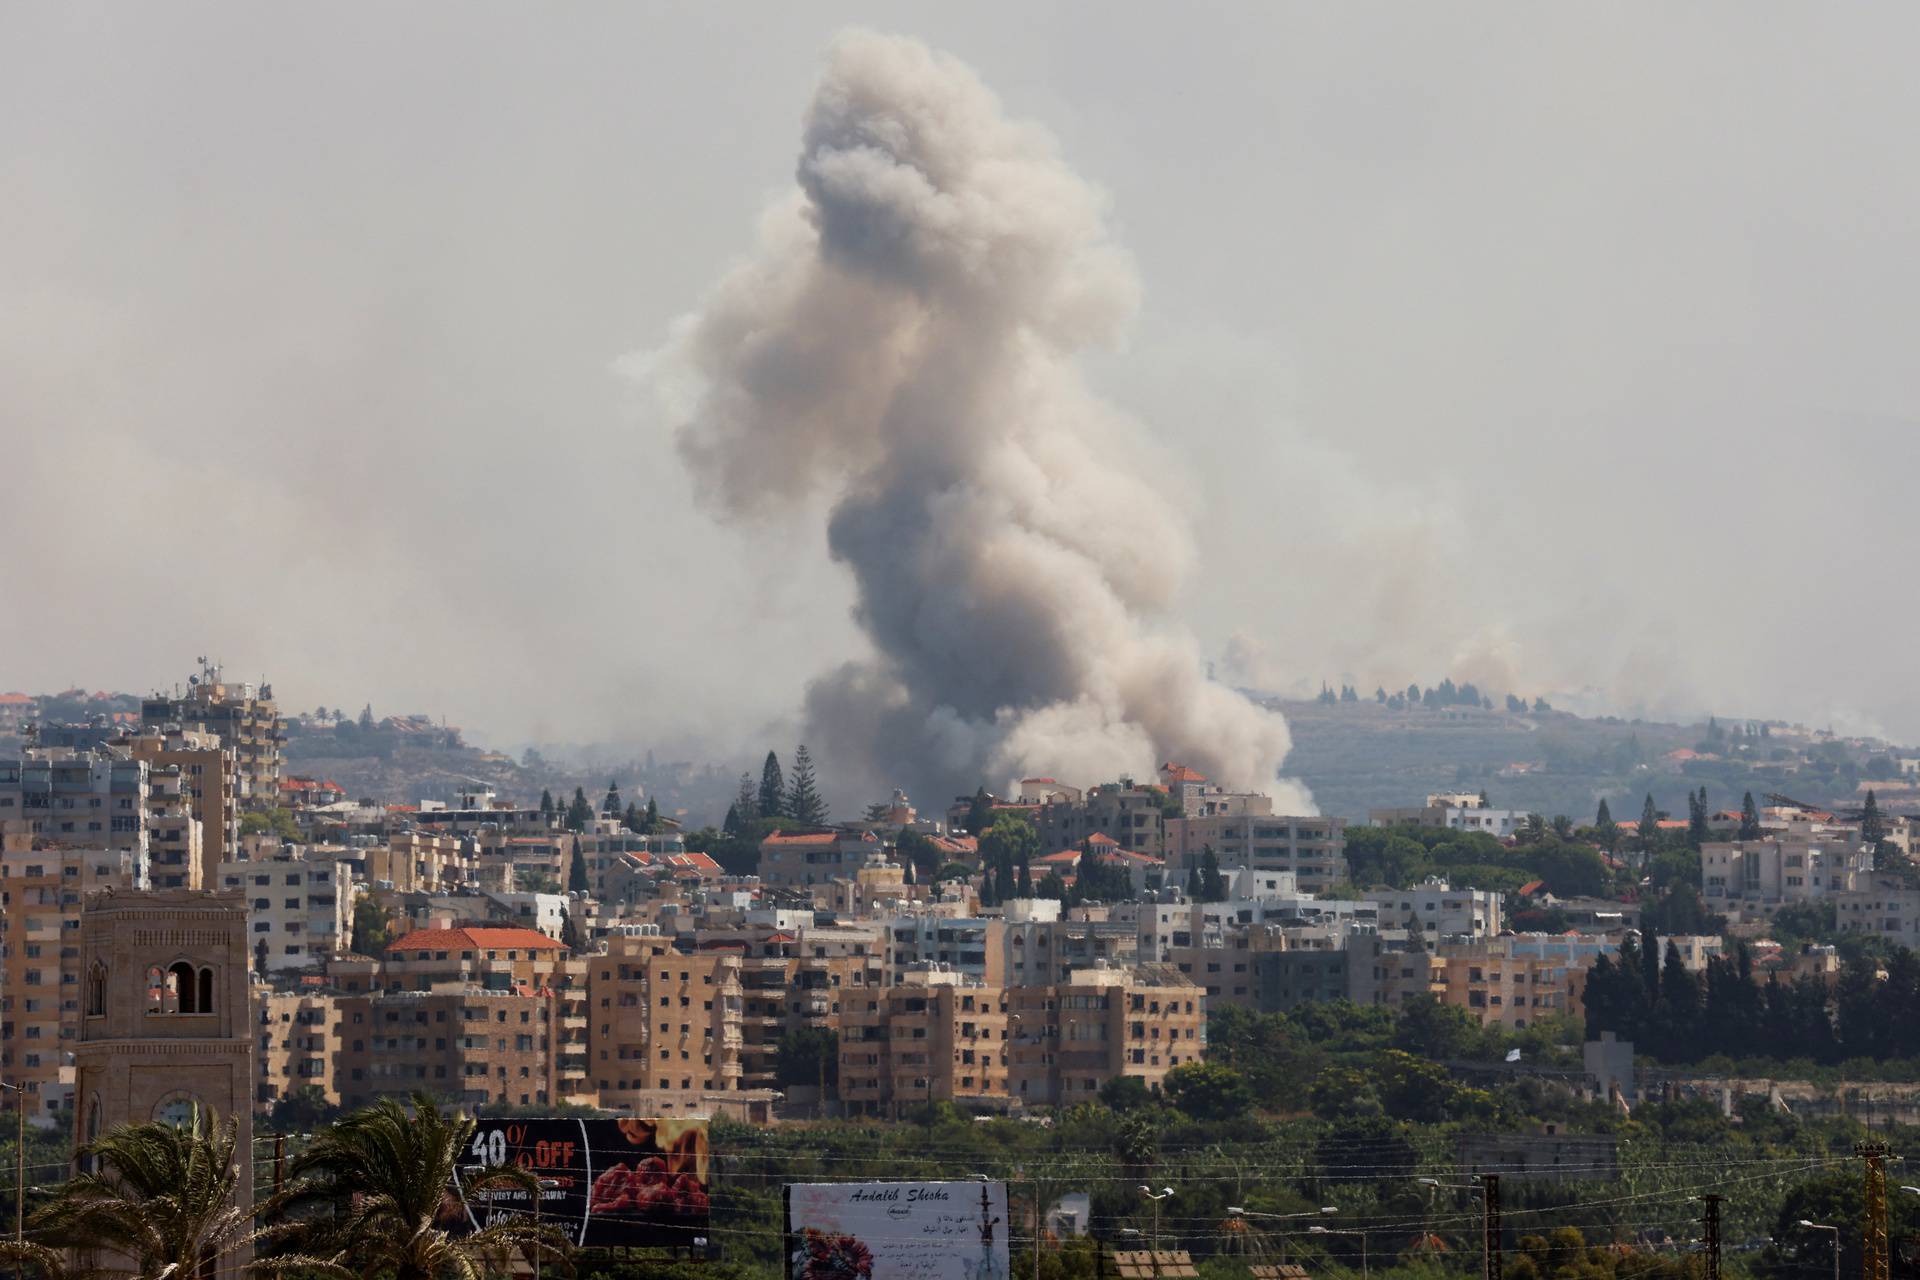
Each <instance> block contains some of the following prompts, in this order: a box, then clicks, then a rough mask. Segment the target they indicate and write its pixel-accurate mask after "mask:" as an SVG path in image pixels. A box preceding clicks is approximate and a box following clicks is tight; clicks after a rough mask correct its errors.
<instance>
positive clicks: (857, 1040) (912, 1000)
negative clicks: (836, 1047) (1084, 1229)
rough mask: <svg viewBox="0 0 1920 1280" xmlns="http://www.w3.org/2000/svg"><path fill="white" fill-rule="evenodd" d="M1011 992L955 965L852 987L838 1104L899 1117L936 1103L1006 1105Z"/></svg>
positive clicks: (842, 1027) (846, 1010) (845, 1020)
mask: <svg viewBox="0 0 1920 1280" xmlns="http://www.w3.org/2000/svg"><path fill="white" fill-rule="evenodd" d="M1008 1025H1009V1024H1008V1009H1007V991H1006V989H1005V988H1004V987H1000V986H990V985H988V984H986V983H983V982H980V981H978V980H977V979H970V978H968V977H966V976H965V975H962V974H959V973H954V972H952V971H950V970H934V969H926V968H921V969H915V970H913V971H911V972H910V973H908V974H907V975H906V977H905V978H904V979H903V980H902V981H901V982H899V983H898V984H897V985H895V986H892V987H885V988H879V989H872V988H870V989H868V990H867V991H866V992H864V993H855V994H854V995H853V996H852V997H850V998H849V999H848V1000H846V1001H845V1003H844V1005H843V1012H842V1014H841V1018H840V1102H841V1105H842V1106H843V1107H844V1108H845V1109H846V1111H848V1112H849V1113H851V1114H855V1115H893V1116H898V1115H900V1114H902V1113H904V1112H906V1111H907V1110H909V1109H911V1108H913V1107H918V1106H923V1105H926V1104H928V1103H932V1102H957V1103H960V1104H961V1105H964V1106H970V1107H974V1108H978V1109H986V1110H1004V1109H1005V1108H1006V1107H1007V1106H1008V1104H1009V1100H1010V1094H1009V1093H1008V1088H1007V1083H1008V1081H1007V1071H1008V1063H1007V1054H1008V1048H1009V1044H1008Z"/></svg>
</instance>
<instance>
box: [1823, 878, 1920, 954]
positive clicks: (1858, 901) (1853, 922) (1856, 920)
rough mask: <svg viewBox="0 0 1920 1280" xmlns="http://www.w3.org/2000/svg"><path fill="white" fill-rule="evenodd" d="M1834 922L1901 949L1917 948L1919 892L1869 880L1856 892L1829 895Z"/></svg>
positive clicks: (1919, 939) (1919, 936)
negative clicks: (1897, 944) (1883, 940)
mask: <svg viewBox="0 0 1920 1280" xmlns="http://www.w3.org/2000/svg"><path fill="white" fill-rule="evenodd" d="M1832 898H1833V914H1834V920H1835V922H1836V923H1837V924H1838V925H1839V927H1840V928H1842V929H1845V930H1847V931H1849V932H1852V933H1870V934H1872V935H1874V936H1875V937H1879V938H1885V939H1886V940H1887V941H1888V942H1897V943H1899V944H1900V945H1901V946H1903V947H1920V889H1909V888H1906V887H1905V886H1903V885H1902V884H1900V882H1899V881H1897V880H1887V879H1881V878H1877V877H1869V878H1868V882H1867V883H1866V884H1864V885H1862V886H1861V887H1860V888H1858V889H1854V890H1850V891H1843V892H1841V893H1836V894H1834V895H1832Z"/></svg>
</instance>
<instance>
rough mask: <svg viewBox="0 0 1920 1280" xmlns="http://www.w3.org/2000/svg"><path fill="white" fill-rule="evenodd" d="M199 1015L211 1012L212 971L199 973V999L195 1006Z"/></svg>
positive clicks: (203, 970)
mask: <svg viewBox="0 0 1920 1280" xmlns="http://www.w3.org/2000/svg"><path fill="white" fill-rule="evenodd" d="M196 1007H197V1008H198V1009H199V1011H200V1012H201V1013H212V1012H213V970H212V969H202V970H201V971H200V999H199V1003H198V1005H197V1006H196Z"/></svg>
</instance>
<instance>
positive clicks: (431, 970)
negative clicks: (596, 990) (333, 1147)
mask: <svg viewBox="0 0 1920 1280" xmlns="http://www.w3.org/2000/svg"><path fill="white" fill-rule="evenodd" d="M327 970H328V976H329V978H330V979H331V980H332V981H333V984H334V985H335V987H336V988H337V989H338V990H339V991H340V993H341V994H340V1008H341V1013H342V1026H343V1027H344V1028H345V1033H344V1039H345V1044H344V1048H343V1051H342V1055H341V1058H340V1061H339V1065H338V1068H337V1070H336V1078H337V1079H338V1080H339V1082H340V1090H341V1094H342V1096H343V1098H344V1099H345V1100H346V1102H347V1104H348V1105H357V1104H358V1103H360V1102H363V1101H366V1100H368V1099H370V1098H373V1097H377V1096H379V1095H381V1094H383V1093H394V1092H400V1091H404V1090H406V1089H411V1088H427V1089H431V1090H434V1091H437V1092H445V1093H447V1094H449V1095H451V1096H453V1097H455V1098H457V1099H459V1100H460V1101H462V1102H465V1103H471V1104H479V1103H510V1104H513V1105H526V1106H536V1105H556V1104H567V1103H582V1104H588V1105H590V1104H592V1103H593V1101H594V1099H595V1098H596V1096H597V1095H596V1093H595V1091H594V1088H593V1085H592V1082H591V1080H590V1078H589V1073H588V1070H587V1067H588V1057H587V1053H588V1046H587V1039H588V1034H587V1029H588V1019H587V981H586V979H587V963H586V961H584V960H576V959H574V958H573V957H572V956H570V955H569V954H568V953H567V949H566V948H565V947H563V946H562V945H560V944H559V943H557V942H555V941H554V940H553V939H551V938H548V937H545V936H543V935H542V934H539V933H536V932H534V931H533V930H531V929H519V928H505V929H491V928H476V927H459V928H450V929H416V930H413V931H412V932H410V933H408V934H406V935H405V936H403V937H401V938H399V939H396V940H395V941H394V942H393V943H392V944H391V945H389V946H388V947H387V951H386V956H385V958H384V959H381V960H369V959H366V958H364V957H346V958H342V959H337V960H334V961H332V962H330V963H329V964H328V966H327Z"/></svg>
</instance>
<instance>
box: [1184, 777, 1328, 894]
mask: <svg viewBox="0 0 1920 1280" xmlns="http://www.w3.org/2000/svg"><path fill="white" fill-rule="evenodd" d="M1260 798H1261V799H1265V797H1260ZM1346 829H1347V824H1346V819H1344V818H1305V817H1288V816H1284V815H1278V814H1272V813H1264V814H1263V813H1245V812H1243V813H1219V814H1212V815H1209V816H1204V817H1181V818H1169V819H1167V821H1166V857H1167V874H1168V875H1169V876H1176V877H1184V876H1185V875H1186V874H1187V872H1188V870H1189V869H1191V868H1193V867H1196V866H1198V865H1200V862H1201V860H1202V858H1203V857H1204V856H1205V853H1206V850H1208V849H1212V850H1213V856H1214V858H1215V860H1216V861H1218V863H1219V864H1220V868H1221V869H1222V870H1223V871H1234V870H1242V869H1244V870H1250V871H1255V872H1269V871H1278V872H1288V873H1291V874H1292V876H1293V877H1294V883H1295V884H1296V885H1298V887H1299V889H1300V891H1301V892H1303V893H1309V894H1317V893H1325V892H1326V891H1327V890H1328V889H1329V888H1331V887H1332V886H1333V885H1335V884H1337V883H1339V882H1340V881H1342V880H1345V879H1346V878H1347V836H1346Z"/></svg>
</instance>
